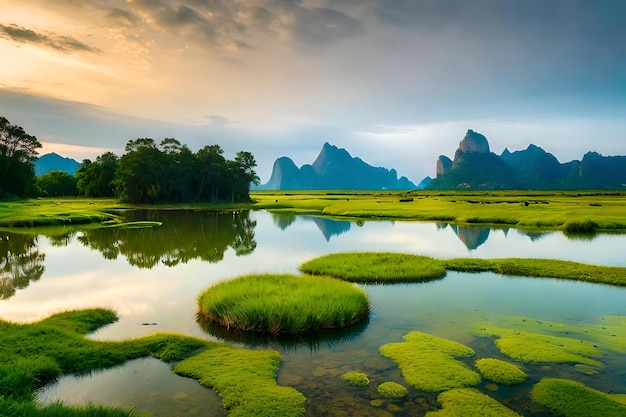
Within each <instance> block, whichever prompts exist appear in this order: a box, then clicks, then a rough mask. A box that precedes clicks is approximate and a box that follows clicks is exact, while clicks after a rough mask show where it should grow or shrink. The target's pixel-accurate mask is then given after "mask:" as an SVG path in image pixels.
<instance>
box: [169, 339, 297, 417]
mask: <svg viewBox="0 0 626 417" xmlns="http://www.w3.org/2000/svg"><path fill="white" fill-rule="evenodd" d="M280 361H281V358H280V354H279V353H278V352H275V351H271V350H255V351H248V350H242V349H235V348H232V347H229V346H225V345H224V346H220V347H216V348H213V349H208V350H206V351H204V352H201V353H199V354H197V355H195V356H192V357H190V358H188V359H185V360H184V361H182V362H180V363H178V364H177V365H176V366H175V367H174V372H176V373H177V374H179V375H182V376H187V377H191V378H194V379H197V380H198V382H200V384H202V385H204V386H207V387H209V388H213V389H214V390H215V391H216V392H217V393H218V394H219V395H220V397H222V401H223V404H224V407H225V408H226V409H227V410H228V415H229V416H230V417H239V416H241V417H248V416H258V417H273V416H285V417H289V416H294V417H295V416H300V415H302V414H303V413H304V404H305V398H304V396H303V395H302V394H301V393H299V392H298V391H296V390H295V389H293V388H290V387H283V386H279V385H277V384H276V373H277V372H278V368H279V366H280Z"/></svg>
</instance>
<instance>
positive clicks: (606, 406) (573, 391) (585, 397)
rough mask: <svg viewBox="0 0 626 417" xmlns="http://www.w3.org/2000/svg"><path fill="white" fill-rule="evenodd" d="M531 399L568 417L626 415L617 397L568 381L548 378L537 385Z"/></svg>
mask: <svg viewBox="0 0 626 417" xmlns="http://www.w3.org/2000/svg"><path fill="white" fill-rule="evenodd" d="M530 395H531V398H532V400H533V401H535V402H536V403H538V404H541V405H543V406H545V407H547V408H549V409H550V410H552V411H553V412H555V413H556V414H558V415H561V416H564V417H588V416H602V417H618V416H625V415H626V405H624V404H623V403H620V402H619V401H618V400H617V398H616V397H615V396H612V395H609V394H606V393H604V392H602V391H598V390H595V389H593V388H589V387H587V386H586V385H584V384H581V383H580V382H576V381H570V380H567V379H558V378H544V379H542V380H541V381H539V383H537V384H535V386H534V387H533V389H532V391H531V393H530Z"/></svg>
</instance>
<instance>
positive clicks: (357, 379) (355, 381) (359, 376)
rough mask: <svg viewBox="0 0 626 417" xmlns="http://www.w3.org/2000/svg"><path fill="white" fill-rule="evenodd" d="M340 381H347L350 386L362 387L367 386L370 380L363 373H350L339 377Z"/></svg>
mask: <svg viewBox="0 0 626 417" xmlns="http://www.w3.org/2000/svg"><path fill="white" fill-rule="evenodd" d="M341 379H343V380H346V381H348V383H349V384H350V385H354V386H357V387H364V386H367V385H369V383H370V380H369V378H368V377H367V375H366V374H364V373H363V372H355V371H350V372H346V373H345V374H343V375H341Z"/></svg>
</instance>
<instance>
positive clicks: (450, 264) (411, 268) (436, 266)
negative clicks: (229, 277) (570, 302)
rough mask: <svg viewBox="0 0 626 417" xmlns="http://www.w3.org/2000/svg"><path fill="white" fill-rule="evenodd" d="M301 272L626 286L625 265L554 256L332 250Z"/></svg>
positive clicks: (378, 279) (354, 277) (386, 279)
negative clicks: (471, 275)
mask: <svg viewBox="0 0 626 417" xmlns="http://www.w3.org/2000/svg"><path fill="white" fill-rule="evenodd" d="M300 270H301V271H302V272H305V273H308V274H313V275H317V274H320V275H328V276H332V277H335V278H340V279H343V280H346V281H351V282H361V283H397V282H421V281H429V280H432V279H438V278H442V277H444V276H445V273H446V270H450V271H461V272H487V271H491V272H494V273H496V274H501V275H511V276H528V277H543V278H559V279H568V280H575V281H585V282H593V283H600V284H609V285H617V286H626V268H624V267H616V266H600V265H590V264H583V263H578V262H571V261H562V260H557V259H535V258H497V259H480V258H453V259H448V260H439V259H434V258H430V257H427V256H421V255H410V254H400V253H387V252H344V253H334V254H330V255H325V256H321V257H318V258H315V259H312V260H309V261H307V262H305V263H303V264H302V265H300Z"/></svg>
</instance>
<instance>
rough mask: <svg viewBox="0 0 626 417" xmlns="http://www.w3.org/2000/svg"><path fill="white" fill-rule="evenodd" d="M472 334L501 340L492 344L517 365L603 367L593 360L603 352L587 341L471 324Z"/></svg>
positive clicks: (489, 325)
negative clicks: (565, 364) (544, 363)
mask: <svg viewBox="0 0 626 417" xmlns="http://www.w3.org/2000/svg"><path fill="white" fill-rule="evenodd" d="M473 331H474V333H475V334H476V335H478V336H494V335H496V336H500V338H499V339H496V341H495V344H496V346H497V347H498V349H500V351H501V352H502V353H504V354H505V355H507V356H508V357H510V358H511V359H513V360H516V361H519V362H525V363H542V362H553V363H574V364H575V363H583V364H587V365H591V366H595V367H597V368H602V367H603V365H602V363H600V362H599V361H597V360H596V359H592V358H599V357H601V356H602V352H601V351H600V350H599V349H598V348H597V347H595V346H594V345H593V343H591V342H589V341H584V340H580V339H571V338H568V337H558V336H550V335H544V334H538V333H529V332H525V331H523V330H518V329H506V328H500V327H497V326H493V325H491V324H489V323H477V324H474V326H473Z"/></svg>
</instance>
